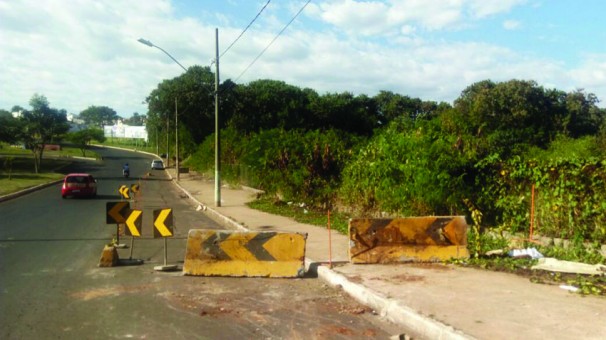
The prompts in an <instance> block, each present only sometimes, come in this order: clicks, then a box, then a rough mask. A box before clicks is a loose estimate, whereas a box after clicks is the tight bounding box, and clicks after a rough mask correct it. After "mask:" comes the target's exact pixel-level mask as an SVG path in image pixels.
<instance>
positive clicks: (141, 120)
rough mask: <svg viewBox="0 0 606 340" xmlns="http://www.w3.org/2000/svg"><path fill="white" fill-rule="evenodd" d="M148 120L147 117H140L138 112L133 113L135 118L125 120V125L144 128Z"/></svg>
mask: <svg viewBox="0 0 606 340" xmlns="http://www.w3.org/2000/svg"><path fill="white" fill-rule="evenodd" d="M146 120H147V116H146V115H139V113H138V112H135V113H133V116H132V117H130V118H127V119H125V120H124V124H126V125H131V126H143V125H145V121H146Z"/></svg>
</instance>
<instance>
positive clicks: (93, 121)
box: [80, 106, 120, 129]
mask: <svg viewBox="0 0 606 340" xmlns="http://www.w3.org/2000/svg"><path fill="white" fill-rule="evenodd" d="M119 118H120V116H118V114H117V113H116V111H114V109H112V108H109V107H107V106H89V107H88V108H87V109H86V110H84V111H82V112H80V119H82V120H83V121H84V123H85V124H87V125H92V126H96V127H98V128H101V129H102V128H103V125H113V124H114V122H115V121H116V120H118V119H119Z"/></svg>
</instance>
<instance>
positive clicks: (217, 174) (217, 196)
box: [137, 28, 221, 207]
mask: <svg viewBox="0 0 606 340" xmlns="http://www.w3.org/2000/svg"><path fill="white" fill-rule="evenodd" d="M137 41H138V42H140V43H142V44H143V45H147V46H149V47H155V48H157V49H159V50H160V51H162V52H164V54H166V55H167V56H168V57H169V58H171V59H172V60H173V61H174V62H175V63H177V65H179V66H181V68H182V69H183V70H185V72H187V69H186V68H185V67H184V66H183V65H181V63H179V62H178V61H177V59H175V58H173V56H172V55H170V53H168V52H166V51H165V50H164V49H162V48H161V47H160V46H156V45H154V44H153V43H152V42H151V41H149V40H145V39H143V38H139V40H137ZM215 47H216V51H215V53H216V56H215V67H216V72H215V206H217V207H220V206H221V137H220V130H219V29H218V28H215ZM175 100H176V99H175ZM175 111H176V103H175ZM175 114H176V113H175ZM176 123H177V117H175V125H176ZM167 125H168V121H167ZM177 128H178V126H175V129H177ZM167 135H168V128H167ZM177 138H178V137H177ZM167 140H168V137H167ZM177 143H178V141H177ZM177 143H175V144H177ZM167 144H168V142H167ZM167 148H168V145H167ZM178 152H179V151H178V150H176V153H177V157H176V159H177V180H179V166H178V162H179V157H178ZM166 161H167V162H169V160H168V152H167V160H166Z"/></svg>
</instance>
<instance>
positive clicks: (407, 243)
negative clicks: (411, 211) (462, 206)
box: [349, 216, 469, 263]
mask: <svg viewBox="0 0 606 340" xmlns="http://www.w3.org/2000/svg"><path fill="white" fill-rule="evenodd" d="M349 240H350V242H349V243H350V247H349V259H350V261H351V262H352V263H397V262H436V261H444V260H448V259H452V258H469V251H468V250H467V222H466V221H465V217H464V216H428V217H406V218H395V219H372V218H368V219H351V220H350V221H349Z"/></svg>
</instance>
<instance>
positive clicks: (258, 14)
mask: <svg viewBox="0 0 606 340" xmlns="http://www.w3.org/2000/svg"><path fill="white" fill-rule="evenodd" d="M270 1H271V0H267V2H266V3H265V6H263V8H261V10H260V11H259V13H257V15H256V16H255V18H254V19H252V21H251V22H250V23H249V24H248V26H246V28H244V30H243V31H242V33H240V35H239V36H238V37H237V38H236V40H234V41H233V42H232V43H231V44H230V45H229V46H228V47H227V48H226V49H225V51H223V53H221V55H219V59H221V57H223V55H224V54H225V53H227V51H229V49H230V48H231V47H232V46H234V44H235V43H236V42H237V41H238V40H239V39H240V38H241V37H242V36H243V35H244V33H245V32H246V31H247V30H248V28H249V27H250V26H251V25H252V24H253V23H254V22H255V21H256V20H257V18H258V17H259V16H260V15H261V13H263V11H264V10H265V7H267V5H269V2H270Z"/></svg>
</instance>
